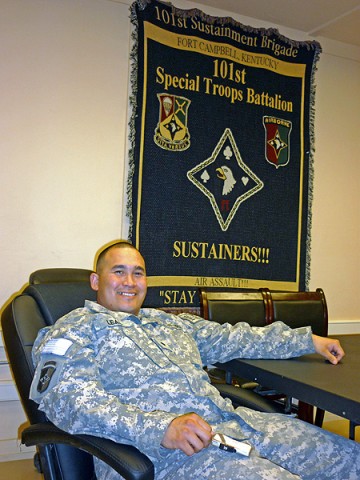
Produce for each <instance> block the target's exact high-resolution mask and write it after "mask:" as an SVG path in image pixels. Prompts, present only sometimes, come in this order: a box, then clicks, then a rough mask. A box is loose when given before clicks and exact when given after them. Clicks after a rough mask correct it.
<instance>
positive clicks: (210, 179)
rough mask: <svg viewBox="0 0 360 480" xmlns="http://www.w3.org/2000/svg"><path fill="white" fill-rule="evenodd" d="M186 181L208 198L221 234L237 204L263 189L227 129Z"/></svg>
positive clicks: (261, 183)
mask: <svg viewBox="0 0 360 480" xmlns="http://www.w3.org/2000/svg"><path fill="white" fill-rule="evenodd" d="M187 177H188V179H189V180H190V181H191V182H192V183H193V184H194V185H195V186H196V187H197V188H199V189H200V191H201V192H202V193H203V194H204V195H206V197H208V199H209V200H210V203H211V206H212V208H213V210H214V212H215V215H216V218H217V220H218V222H219V225H220V227H221V229H222V230H223V231H226V230H227V229H228V228H229V225H230V223H231V222H232V220H233V218H234V216H235V214H236V212H237V210H238V208H239V206H240V205H241V203H242V202H244V201H245V200H248V199H249V198H250V197H252V196H253V195H255V194H256V193H258V192H259V191H260V190H261V189H262V188H263V186H264V184H263V182H262V181H261V180H260V179H259V178H258V177H257V176H256V175H255V173H254V172H252V171H251V170H250V168H249V167H248V166H247V165H245V163H244V162H243V160H242V158H241V155H240V152H239V149H238V147H237V145H236V143H235V140H234V137H233V134H232V132H231V130H230V129H229V128H226V129H225V131H224V133H223V135H222V137H221V138H220V140H219V142H218V144H217V145H216V147H215V149H214V151H213V153H212V155H211V157H210V158H208V159H207V160H205V161H204V162H202V163H200V164H199V165H197V166H196V167H194V168H193V169H192V170H189V171H188V172H187Z"/></svg>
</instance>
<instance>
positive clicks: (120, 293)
mask: <svg viewBox="0 0 360 480" xmlns="http://www.w3.org/2000/svg"><path fill="white" fill-rule="evenodd" d="M117 294H118V295H122V296H124V297H135V295H136V293H129V292H117Z"/></svg>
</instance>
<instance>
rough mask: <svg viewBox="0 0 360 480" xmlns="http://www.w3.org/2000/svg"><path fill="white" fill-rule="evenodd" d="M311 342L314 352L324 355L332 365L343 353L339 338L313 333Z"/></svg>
mask: <svg viewBox="0 0 360 480" xmlns="http://www.w3.org/2000/svg"><path fill="white" fill-rule="evenodd" d="M313 342H314V347H315V351H316V353H319V354H320V355H322V356H323V357H325V358H326V360H329V362H330V363H332V364H333V365H336V364H337V363H339V362H340V360H341V359H342V358H343V356H344V355H345V352H344V350H343V349H342V347H341V345H340V342H339V340H336V339H333V338H327V337H319V336H318V335H313Z"/></svg>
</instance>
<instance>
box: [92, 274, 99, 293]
mask: <svg viewBox="0 0 360 480" xmlns="http://www.w3.org/2000/svg"><path fill="white" fill-rule="evenodd" d="M90 286H91V288H92V289H93V290H95V292H97V291H98V290H99V275H98V274H97V273H95V272H92V273H91V274H90Z"/></svg>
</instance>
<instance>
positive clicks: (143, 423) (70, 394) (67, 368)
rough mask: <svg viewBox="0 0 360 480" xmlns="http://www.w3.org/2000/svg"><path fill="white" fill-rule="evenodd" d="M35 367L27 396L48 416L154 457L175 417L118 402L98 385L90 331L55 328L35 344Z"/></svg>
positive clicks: (62, 424) (71, 429) (160, 451)
mask: <svg viewBox="0 0 360 480" xmlns="http://www.w3.org/2000/svg"><path fill="white" fill-rule="evenodd" d="M33 358H34V361H35V364H36V372H35V376H34V380H33V383H32V387H31V392H30V398H31V399H32V400H34V401H35V402H37V403H39V409H40V410H42V411H44V412H45V414H46V415H47V417H48V419H49V420H50V421H51V422H53V423H54V424H55V425H57V426H58V427H59V428H61V429H63V430H65V431H67V432H70V433H73V434H90V435H95V436H99V437H105V438H109V439H111V440H114V441H116V442H119V443H126V444H130V445H134V446H135V447H137V448H138V449H139V450H140V451H142V452H143V453H145V454H146V455H147V456H149V457H150V458H153V459H157V458H161V457H162V456H163V455H164V454H165V453H166V449H164V448H163V447H161V441H162V438H163V435H164V433H165V431H166V429H167V427H168V425H169V423H170V422H171V421H172V420H173V419H174V418H175V417H176V416H177V415H173V414H170V413H168V412H164V411H149V412H145V411H143V410H140V409H139V408H137V407H136V406H134V405H127V404H124V403H121V402H120V401H119V399H118V398H117V397H116V396H115V395H112V394H110V393H108V392H107V391H106V390H105V389H104V388H103V386H102V384H101V381H100V375H99V371H98V366H97V364H96V361H95V353H94V350H93V348H92V345H91V339H90V338H89V336H87V335H84V334H83V333H82V335H80V334H78V333H76V334H73V333H72V332H71V331H70V332H68V333H67V334H64V333H60V332H59V331H57V330H56V329H55V330H54V331H53V330H50V331H48V332H45V333H44V332H40V334H39V337H38V339H37V341H36V342H35V344H34V349H33Z"/></svg>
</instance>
